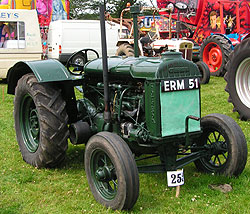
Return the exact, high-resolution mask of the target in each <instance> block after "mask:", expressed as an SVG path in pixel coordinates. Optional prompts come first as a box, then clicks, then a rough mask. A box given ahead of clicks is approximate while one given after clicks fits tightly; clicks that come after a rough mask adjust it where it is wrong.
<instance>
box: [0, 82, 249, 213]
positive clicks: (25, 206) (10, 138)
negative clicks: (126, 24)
mask: <svg viewBox="0 0 250 214" xmlns="http://www.w3.org/2000/svg"><path fill="white" fill-rule="evenodd" d="M225 84H226V83H225V81H224V79H223V78H214V77H212V78H211V80H210V83H209V84H208V85H202V89H201V99H202V116H204V115H207V114H209V113H215V112H216V113H222V114H226V115H228V116H230V117H232V118H233V119H234V120H235V121H236V122H237V123H238V124H239V125H240V126H241V128H242V130H243V132H244V134H245V136H246V140H247V142H248V144H249V143H250V132H249V127H250V122H246V121H240V120H239V119H238V113H233V112H232V108H233V107H232V105H231V104H229V103H228V102H227V98H228V94H227V93H226V92H225V91H224V88H225ZM3 89H4V96H3ZM6 91H7V86H6V84H3V83H1V84H0V127H1V131H0V214H19V213H25V214H26V213H27V214H28V213H30V214H31V213H32V214H34V213H35V214H36V213H39V214H41V213H44V214H45V213H46V214H47V213H53V214H57V213H58V214H61V213H74V214H75V213H126V212H125V211H123V212H120V211H112V210H109V209H106V208H104V207H102V206H101V205H100V204H98V203H97V202H96V201H95V200H94V198H93V196H92V193H91V191H90V189H89V187H88V183H87V179H86V175H85V172H84V166H83V154H84V146H82V145H81V146H73V145H71V144H69V149H68V152H67V158H66V160H65V161H64V163H63V164H62V166H61V167H60V168H57V169H36V168H34V167H32V166H30V165H28V164H26V163H25V162H24V161H23V160H22V157H21V154H20V152H19V148H18V144H17V141H16V138H15V131H14V119H13V98H14V97H13V96H11V95H7V93H6ZM3 98H4V100H3ZM248 148H249V146H248ZM184 175H185V184H184V185H183V186H182V187H181V193H180V197H179V198H175V188H169V187H167V181H166V175H165V174H140V196H139V198H138V201H137V203H136V204H135V206H134V208H133V209H132V210H131V211H130V212H129V213H220V214H222V213H249V207H250V200H249V195H250V186H249V181H250V163H249V161H248V162H247V165H246V168H245V170H244V171H243V173H242V174H241V176H240V177H239V178H226V177H223V176H213V175H205V174H201V173H199V172H197V170H196V168H195V167H194V165H193V164H190V165H188V166H186V167H185V168H184ZM219 183H228V184H231V185H232V187H233V191H232V192H229V193H227V194H224V193H221V192H219V191H215V190H212V189H210V188H209V187H208V185H209V184H219Z"/></svg>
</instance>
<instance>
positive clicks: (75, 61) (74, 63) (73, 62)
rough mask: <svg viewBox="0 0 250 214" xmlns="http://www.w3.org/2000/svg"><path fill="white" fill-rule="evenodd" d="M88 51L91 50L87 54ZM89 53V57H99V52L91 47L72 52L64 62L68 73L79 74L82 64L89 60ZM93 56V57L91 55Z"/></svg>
mask: <svg viewBox="0 0 250 214" xmlns="http://www.w3.org/2000/svg"><path fill="white" fill-rule="evenodd" d="M88 52H92V53H91V54H89V53H88ZM89 55H91V56H90V58H91V59H96V58H99V54H98V52H97V51H96V50H94V49H91V48H85V49H82V50H80V51H77V52H75V53H73V54H72V55H71V56H70V57H69V59H68V60H67V63H66V68H67V70H68V71H69V73H71V74H73V75H77V76H80V75H82V73H83V71H84V65H85V64H86V63H87V62H88V61H89V57H88V56H89ZM93 56H94V57H93Z"/></svg>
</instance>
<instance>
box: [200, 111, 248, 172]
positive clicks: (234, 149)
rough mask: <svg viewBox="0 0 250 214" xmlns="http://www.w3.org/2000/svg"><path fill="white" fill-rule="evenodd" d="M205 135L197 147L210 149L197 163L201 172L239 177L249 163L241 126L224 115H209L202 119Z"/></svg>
mask: <svg viewBox="0 0 250 214" xmlns="http://www.w3.org/2000/svg"><path fill="white" fill-rule="evenodd" d="M201 126H202V130H203V134H202V136H201V137H200V139H199V140H197V146H204V148H207V149H209V150H208V152H207V155H206V156H205V157H202V158H201V159H198V160H197V161H195V165H196V167H197V169H198V170H199V171H203V172H206V173H216V174H223V175H226V176H239V175H240V174H241V173H242V171H243V169H244V168H245V165H246V161H247V144H246V139H245V136H244V134H243V132H242V130H241V128H240V127H239V125H238V124H237V123H236V122H235V121H234V120H233V119H232V118H230V117H228V116H226V115H222V114H209V115H207V116H205V117H203V118H202V119H201Z"/></svg>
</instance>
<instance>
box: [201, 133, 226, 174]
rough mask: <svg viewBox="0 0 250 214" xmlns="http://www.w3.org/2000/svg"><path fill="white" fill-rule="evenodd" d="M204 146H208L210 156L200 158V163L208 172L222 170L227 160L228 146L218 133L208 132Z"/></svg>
mask: <svg viewBox="0 0 250 214" xmlns="http://www.w3.org/2000/svg"><path fill="white" fill-rule="evenodd" d="M206 145H209V146H210V147H211V150H212V152H211V153H212V154H210V155H208V156H206V157H204V158H201V162H202V163H203V165H204V166H205V168H207V169H208V170H209V171H216V170H218V169H220V168H223V167H224V166H225V164H226V162H227V160H228V148H227V147H228V145H227V142H226V140H225V138H224V136H223V135H221V133H220V132H218V131H216V130H213V131H209V132H208V134H207V136H206Z"/></svg>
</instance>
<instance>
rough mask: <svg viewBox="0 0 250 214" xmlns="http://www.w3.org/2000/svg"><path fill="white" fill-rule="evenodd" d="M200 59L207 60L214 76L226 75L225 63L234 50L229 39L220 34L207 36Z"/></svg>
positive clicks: (202, 45)
mask: <svg viewBox="0 0 250 214" xmlns="http://www.w3.org/2000/svg"><path fill="white" fill-rule="evenodd" d="M200 50H201V51H200V60H202V61H203V62H205V63H206V64H207V65H208V67H209V70H210V73H211V75H213V76H224V74H225V72H226V70H225V68H224V67H225V65H226V63H227V62H228V56H229V54H230V52H231V50H232V47H231V45H230V43H229V41H228V40H227V39H226V38H224V37H223V36H220V35H211V36H209V37H207V38H206V39H205V40H204V41H203V43H202V44H201V48H200Z"/></svg>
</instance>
